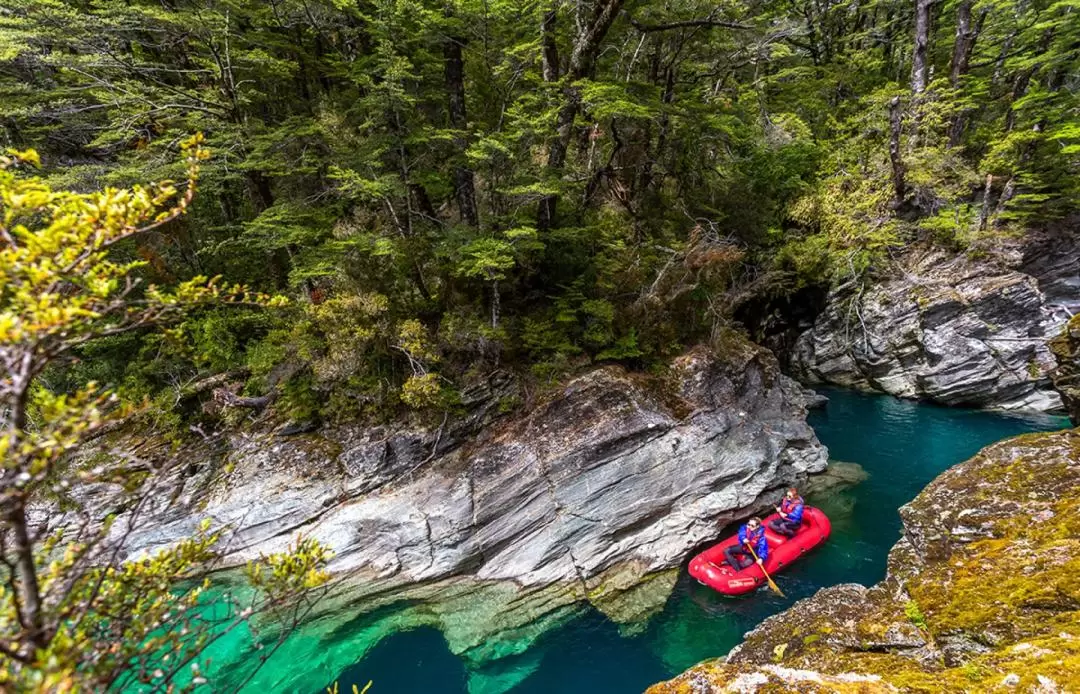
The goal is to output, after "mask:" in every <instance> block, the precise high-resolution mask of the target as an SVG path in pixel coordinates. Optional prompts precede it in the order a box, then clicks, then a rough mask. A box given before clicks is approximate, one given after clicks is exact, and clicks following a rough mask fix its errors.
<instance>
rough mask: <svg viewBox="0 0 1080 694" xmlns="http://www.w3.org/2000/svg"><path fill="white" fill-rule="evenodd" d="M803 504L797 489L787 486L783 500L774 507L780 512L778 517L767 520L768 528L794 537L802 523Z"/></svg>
mask: <svg viewBox="0 0 1080 694" xmlns="http://www.w3.org/2000/svg"><path fill="white" fill-rule="evenodd" d="M803 505H804V504H803V500H802V497H801V496H799V490H798V489H796V488H795V487H790V488H788V490H787V494H785V495H784V500H783V501H781V502H780V505H779V506H777V507H776V512H777V513H779V514H780V517H779V518H774V519H772V520H771V521H769V528H770V529H771V530H774V531H776V532H778V533H780V534H781V535H784V536H786V537H795V533H796V532H798V530H799V526H801V525H802V512H803Z"/></svg>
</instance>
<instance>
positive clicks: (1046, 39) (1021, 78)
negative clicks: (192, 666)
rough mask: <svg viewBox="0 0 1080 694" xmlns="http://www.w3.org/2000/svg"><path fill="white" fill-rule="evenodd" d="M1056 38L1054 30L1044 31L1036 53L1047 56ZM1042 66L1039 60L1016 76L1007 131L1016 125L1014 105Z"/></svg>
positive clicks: (1025, 92) (1006, 115)
mask: <svg viewBox="0 0 1080 694" xmlns="http://www.w3.org/2000/svg"><path fill="white" fill-rule="evenodd" d="M1053 38H1054V30H1053V29H1047V30H1045V31H1044V32H1043V33H1042V37H1040V39H1039V47H1038V49H1037V50H1036V52H1035V55H1038V56H1045V55H1046V51H1047V50H1048V49H1049V48H1050V42H1051V41H1052V40H1053ZM1041 67H1042V63H1041V62H1038V63H1035V64H1033V65H1031V66H1030V67H1027V68H1025V69H1023V70H1021V71H1020V72H1019V73H1018V74H1017V75H1016V78H1015V79H1014V80H1013V88H1012V93H1011V94H1010V95H1009V111H1008V113H1006V114H1005V132H1010V131H1011V130H1012V129H1013V128H1014V127H1015V126H1016V110H1015V109H1014V108H1013V107H1012V106H1013V104H1015V103H1016V102H1017V101H1018V100H1020V98H1021V97H1023V96H1024V95H1025V94H1027V89H1028V86H1029V85H1030V84H1031V78H1032V77H1034V75H1035V72H1036V71H1037V70H1038V69H1039V68H1041Z"/></svg>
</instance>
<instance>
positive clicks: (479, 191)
mask: <svg viewBox="0 0 1080 694" xmlns="http://www.w3.org/2000/svg"><path fill="white" fill-rule="evenodd" d="M1078 9H1080V8H1078V6H1077V4H1076V2H1074V1H1073V0H1060V1H1059V0H1023V1H1021V0H912V1H900V0H854V1H846V2H837V1H834V0H812V1H811V0H784V1H783V2H769V3H760V2H753V1H744V0H738V1H736V2H729V3H712V2H704V1H701V0H689V1H686V0H680V1H679V2H669V1H665V0H636V1H630V0H582V1H581V2H573V3H571V2H564V1H563V0H551V1H548V0H540V1H536V2H507V1H505V0H485V1H484V2H475V1H473V0H440V1H435V0H430V1H429V0H359V1H357V2H342V1H340V0H270V1H269V2H263V1H257V2H256V1H254V0H134V1H130V0H125V1H124V2H120V1H119V0H93V1H90V2H86V1H82V0H79V1H76V0H13V1H12V2H10V3H9V4H8V9H7V10H6V11H5V12H4V13H3V14H2V15H0V42H2V44H3V46H4V48H3V51H2V52H0V80H2V84H3V88H4V91H5V92H6V94H7V98H6V99H5V108H4V113H3V118H2V120H0V123H2V124H3V133H4V137H5V138H6V139H7V140H8V142H9V143H10V144H11V145H12V146H16V147H19V148H25V147H30V146H33V147H36V148H37V149H38V151H40V152H41V154H42V162H43V167H44V171H45V172H46V174H47V176H48V178H49V180H50V181H53V182H55V183H57V184H63V185H66V186H70V187H73V188H76V189H84V190H89V189H91V188H94V187H98V186H100V185H102V184H114V185H116V184H118V185H130V184H131V183H134V182H137V181H146V180H157V179H161V178H168V177H173V176H175V174H176V163H175V157H174V155H173V152H174V150H175V148H176V145H177V143H178V142H179V141H181V140H182V139H183V138H185V137H187V136H189V135H190V134H191V133H193V132H203V133H205V137H206V141H207V143H208V145H209V146H210V147H211V148H212V149H213V150H214V151H215V153H216V156H215V157H214V158H213V159H212V160H210V161H209V162H207V163H206V164H205V166H204V169H203V173H202V178H201V181H200V184H201V186H202V190H203V194H202V195H201V196H199V197H198V198H196V199H195V200H194V201H193V202H192V204H191V208H190V210H189V213H188V214H187V215H185V216H184V217H183V218H180V219H176V220H173V221H170V222H168V223H167V224H163V225H161V226H160V227H159V228H158V229H156V230H154V231H153V232H152V233H150V234H148V235H146V236H144V237H142V238H140V239H139V240H138V241H137V242H136V243H133V244H130V245H129V246H130V247H126V248H125V249H124V251H125V252H126V253H128V254H129V255H130V257H131V258H132V259H135V258H138V259H141V260H143V261H144V262H145V265H143V266H141V268H140V270H139V272H140V273H142V274H144V275H146V276H147V277H148V278H149V279H151V280H153V281H155V282H157V283H159V284H161V285H163V286H167V285H169V284H170V283H177V282H183V281H186V280H189V279H190V278H193V277H196V276H214V275H218V274H221V275H224V276H227V277H229V278H231V279H234V280H236V281H240V282H243V283H244V284H246V285H248V286H251V287H252V288H253V289H255V290H259V291H264V292H276V293H286V294H290V295H291V296H292V297H293V298H294V299H296V301H294V302H293V305H292V308H290V309H289V311H288V312H287V313H285V314H283V315H282V316H281V317H273V316H267V315H264V314H261V313H253V312H245V311H235V312H228V313H217V312H209V313H205V314H203V315H200V316H199V317H198V318H193V319H190V320H187V321H185V322H184V324H183V325H182V326H181V328H180V330H182V331H184V332H185V335H186V337H187V338H188V341H189V342H190V343H191V344H193V345H194V347H193V348H191V349H187V350H184V349H181V348H179V347H177V346H176V344H175V343H174V342H173V341H169V340H168V339H167V337H166V336H162V335H140V336H139V337H138V338H126V339H123V340H113V341H112V342H111V343H108V344H99V345H94V346H92V347H91V346H87V349H94V350H95V352H94V354H95V355H96V359H95V360H94V361H95V366H93V367H91V366H89V365H87V366H85V367H84V370H85V371H89V370H90V369H91V368H93V369H95V372H94V373H93V374H84V375H92V376H93V377H94V378H96V379H98V380H100V381H102V382H107V383H110V384H115V385H117V387H120V388H121V390H122V391H123V392H126V393H132V394H139V395H149V396H151V397H156V395H155V394H160V393H162V392H163V391H169V390H170V389H171V390H172V391H179V390H182V389H183V388H184V386H185V384H190V383H191V382H193V381H194V380H195V379H198V378H202V377H205V376H206V375H207V374H210V373H216V372H222V371H227V370H241V371H243V372H244V373H245V374H247V376H246V378H247V383H246V388H247V389H248V392H249V395H252V396H261V395H265V394H267V393H269V392H273V393H277V394H280V398H281V400H280V401H279V402H280V404H281V405H283V406H284V407H285V408H286V409H287V410H288V411H289V412H290V413H291V414H292V415H293V416H294V417H295V418H297V419H299V420H308V419H318V418H320V417H356V416H383V415H385V413H388V412H393V411H395V410H396V408H398V407H399V406H409V407H413V408H417V409H419V410H425V409H430V408H435V409H445V408H448V407H453V404H454V402H455V397H456V395H455V389H456V387H457V386H458V385H460V383H461V382H462V381H463V380H465V379H467V378H468V377H469V374H470V373H473V372H477V371H479V370H482V369H483V368H486V367H493V366H495V365H497V364H501V365H506V364H512V365H516V366H521V367H529V368H531V369H532V372H533V373H534V374H535V375H536V377H537V378H540V379H548V378H554V377H558V376H559V375H560V374H563V373H565V372H567V371H568V370H571V369H573V368H575V367H576V366H577V365H580V364H586V363H590V362H592V361H595V360H608V359H613V360H621V361H628V362H633V363H636V364H638V365H648V364H649V363H651V362H652V361H654V360H658V359H662V358H663V357H665V356H667V355H670V354H672V353H674V352H676V351H677V350H679V349H681V348H682V347H684V346H685V345H686V344H688V343H689V342H691V341H693V340H697V339H701V338H702V337H703V336H707V335H709V334H711V333H714V332H715V331H716V330H718V329H719V328H720V327H722V326H724V325H726V324H727V323H729V322H730V321H731V317H732V314H733V312H734V311H736V310H737V309H738V307H739V305H740V303H741V302H745V301H746V300H747V298H748V297H763V296H764V297H769V296H783V295H785V294H789V293H791V292H794V291H797V290H798V289H800V288H802V287H805V286H807V285H818V286H825V285H828V284H829V283H832V282H837V281H843V280H845V279H847V278H850V277H865V276H867V275H868V274H872V273H874V272H877V271H880V270H881V269H882V267H883V266H884V265H885V264H886V263H887V262H888V259H889V257H890V255H891V254H894V253H896V252H897V251H898V250H899V249H900V248H901V247H902V246H904V245H905V244H908V243H913V242H919V243H934V244H942V245H946V246H948V247H950V248H953V249H955V250H957V251H964V250H972V249H974V250H978V249H981V248H984V247H986V246H989V245H993V244H994V243H995V242H996V241H997V240H999V239H1001V238H1003V237H1005V236H1008V235H1015V234H1022V233H1025V231H1026V230H1028V229H1031V228H1033V227H1037V226H1039V225H1044V224H1047V223H1051V222H1054V221H1057V220H1061V219H1064V218H1065V217H1067V215H1068V214H1069V213H1070V212H1071V210H1073V209H1075V207H1076V204H1077V202H1078V197H1080V177H1078V175H1077V174H1078V166H1080V118H1078V107H1080V103H1078V97H1077V89H1076V85H1077V80H1078V79H1080V75H1078V65H1080V59H1078V51H1080V21H1077V12H1078ZM403 333H408V334H409V336H410V337H409V338H408V339H407V340H406V339H405V338H403V337H402V335H403ZM404 342H409V343H410V344H413V346H414V347H415V346H416V345H422V346H423V347H422V349H412V348H410V347H405V346H403V343H404ZM133 356H134V357H135V358H132V357H133Z"/></svg>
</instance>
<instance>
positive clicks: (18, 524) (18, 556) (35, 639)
mask: <svg viewBox="0 0 1080 694" xmlns="http://www.w3.org/2000/svg"><path fill="white" fill-rule="evenodd" d="M7 524H8V527H9V528H10V529H11V532H12V534H13V535H14V539H15V570H16V573H17V575H18V577H19V583H18V590H19V600H20V602H21V607H22V609H21V610H19V621H20V622H22V626H23V628H24V629H26V630H27V632H29V634H28V635H29V637H30V642H31V643H33V644H34V646H35V647H36V648H39V649H40V648H46V647H47V646H48V643H49V642H48V639H47V638H46V634H45V620H44V615H43V614H42V605H41V586H40V584H39V583H38V575H37V567H36V565H35V563H34V546H33V544H32V543H31V542H30V534H29V533H28V532H27V529H26V528H27V518H26V507H25V506H24V505H23V502H22V501H21V500H18V501H16V502H15V508H14V509H12V511H11V513H10V514H9V515H8V518H7Z"/></svg>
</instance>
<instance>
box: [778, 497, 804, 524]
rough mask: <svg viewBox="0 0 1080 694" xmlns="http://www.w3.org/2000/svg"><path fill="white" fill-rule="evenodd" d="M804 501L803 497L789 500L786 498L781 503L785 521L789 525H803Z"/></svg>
mask: <svg viewBox="0 0 1080 694" xmlns="http://www.w3.org/2000/svg"><path fill="white" fill-rule="evenodd" d="M803 506H804V504H803V500H802V497H801V496H797V497H795V498H794V499H788V498H787V497H786V496H785V497H784V500H783V501H781V502H780V510H781V511H783V512H784V516H785V520H787V521H788V522H789V523H802V514H803Z"/></svg>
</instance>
